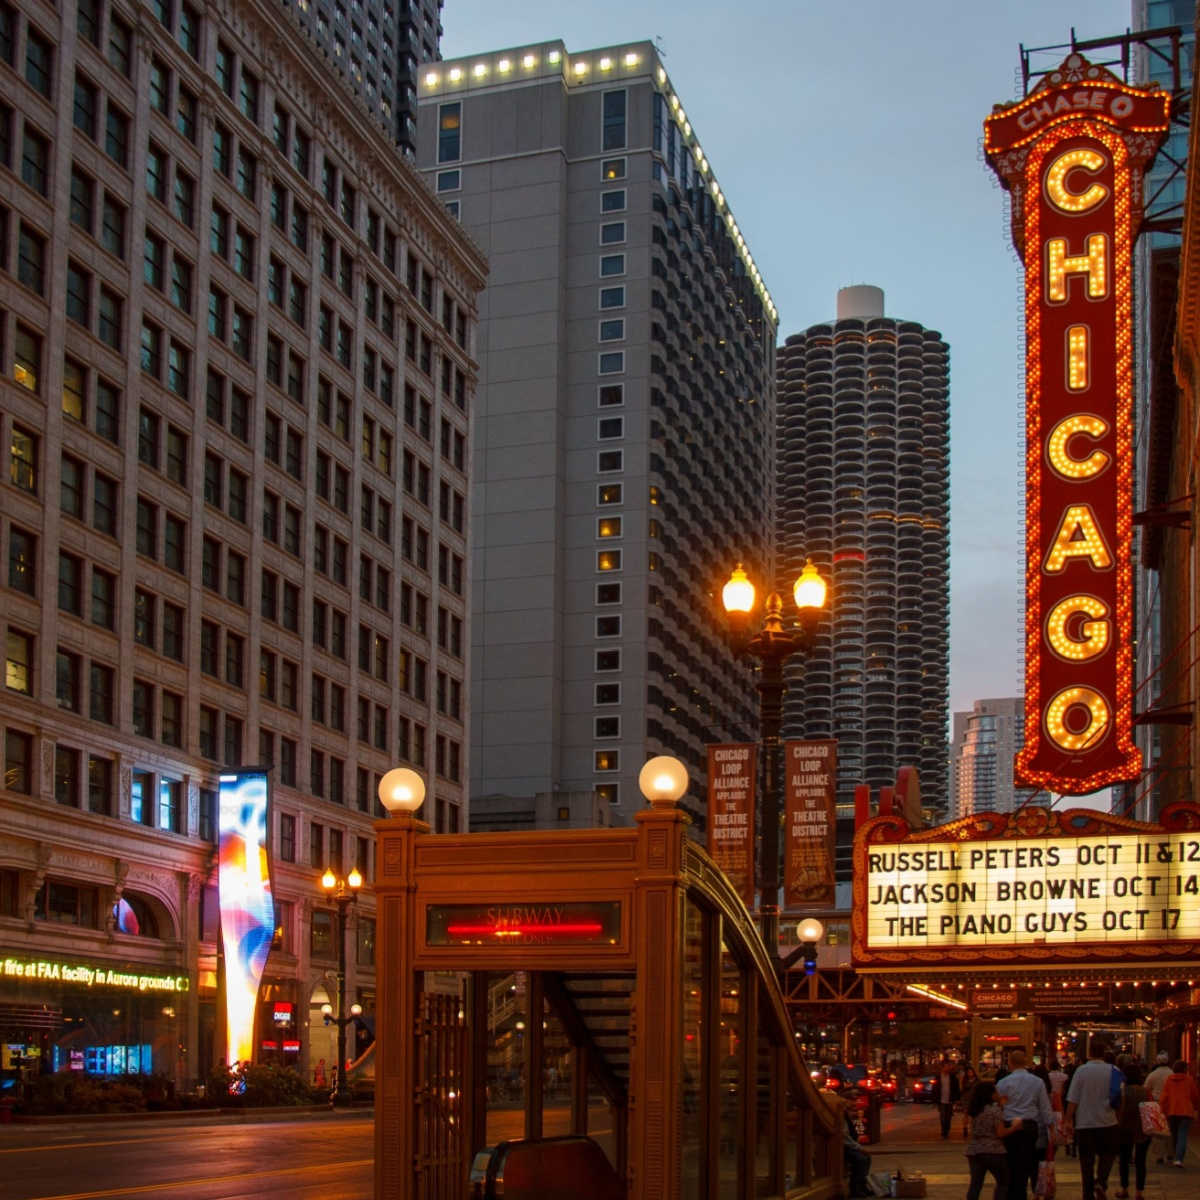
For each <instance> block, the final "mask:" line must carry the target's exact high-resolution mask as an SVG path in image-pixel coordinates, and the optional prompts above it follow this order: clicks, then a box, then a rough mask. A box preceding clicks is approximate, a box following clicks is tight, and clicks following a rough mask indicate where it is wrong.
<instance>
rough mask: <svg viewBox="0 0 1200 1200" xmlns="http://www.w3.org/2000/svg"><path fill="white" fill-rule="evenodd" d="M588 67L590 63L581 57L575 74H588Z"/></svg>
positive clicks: (576, 65)
mask: <svg viewBox="0 0 1200 1200" xmlns="http://www.w3.org/2000/svg"><path fill="white" fill-rule="evenodd" d="M587 69H588V65H587V63H585V62H584V61H583V60H582V59H580V60H579V61H578V62H577V63H576V64H575V74H576V75H586V74H587Z"/></svg>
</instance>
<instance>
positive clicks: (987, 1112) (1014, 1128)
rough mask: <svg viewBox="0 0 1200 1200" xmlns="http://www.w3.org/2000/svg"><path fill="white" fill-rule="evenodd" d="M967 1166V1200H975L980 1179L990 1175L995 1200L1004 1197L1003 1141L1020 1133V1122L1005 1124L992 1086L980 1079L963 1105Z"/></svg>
mask: <svg viewBox="0 0 1200 1200" xmlns="http://www.w3.org/2000/svg"><path fill="white" fill-rule="evenodd" d="M967 1120H968V1121H969V1123H970V1124H969V1129H968V1133H967V1163H968V1165H969V1168H970V1172H971V1182H970V1186H969V1187H968V1188H967V1200H979V1195H980V1193H981V1192H982V1191H983V1184H984V1180H986V1179H987V1177H988V1174H989V1173H990V1174H991V1176H992V1178H993V1179H994V1180H995V1181H996V1192H995V1200H1006V1197H1007V1195H1008V1155H1007V1153H1006V1152H1005V1141H1006V1140H1009V1139H1011V1138H1012V1137H1013V1136H1014V1135H1015V1134H1017V1133H1019V1132H1020V1131H1021V1122H1020V1121H1013V1122H1011V1123H1006V1122H1005V1120H1004V1113H1003V1111H1002V1110H1001V1108H1000V1105H999V1103H998V1102H997V1097H996V1085H995V1084H994V1083H992V1082H991V1081H990V1080H986V1079H984V1080H981V1081H980V1082H978V1083H976V1085H975V1087H974V1088H973V1089H972V1090H971V1099H970V1100H969V1101H968V1103H967Z"/></svg>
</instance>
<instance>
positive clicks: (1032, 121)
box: [984, 54, 1171, 796]
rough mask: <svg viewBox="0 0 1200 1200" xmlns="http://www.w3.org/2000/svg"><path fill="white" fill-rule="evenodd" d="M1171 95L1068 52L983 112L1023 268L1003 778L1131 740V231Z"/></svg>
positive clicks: (1116, 754)
mask: <svg viewBox="0 0 1200 1200" xmlns="http://www.w3.org/2000/svg"><path fill="white" fill-rule="evenodd" d="M1170 104H1171V98H1170V95H1169V94H1168V93H1166V92H1165V91H1162V90H1161V89H1159V88H1158V86H1157V85H1153V86H1151V87H1149V88H1135V87H1129V86H1128V85H1126V84H1125V83H1123V82H1122V81H1121V80H1120V79H1119V78H1118V77H1117V76H1116V75H1114V74H1112V72H1110V71H1108V70H1107V69H1105V68H1104V67H1101V66H1097V65H1095V64H1093V63H1090V62H1088V60H1087V59H1085V58H1083V57H1082V56H1081V55H1079V54H1071V55H1069V56H1068V57H1067V58H1066V59H1065V60H1064V62H1063V64H1062V66H1061V67H1059V69H1058V70H1057V71H1052V72H1050V73H1048V74H1047V75H1046V76H1044V78H1043V79H1042V81H1041V82H1040V83H1039V84H1038V86H1037V87H1036V88H1035V89H1034V90H1033V91H1032V92H1030V94H1029V95H1028V96H1026V97H1025V98H1024V99H1023V100H1019V101H1017V102H1016V103H1014V104H1005V105H997V106H996V108H995V110H994V111H993V113H992V115H991V116H989V117H988V118H987V119H986V120H985V121H984V152H985V154H986V156H987V160H988V162H989V163H990V164H991V166H992V168H993V170H995V172H996V174H997V175H998V176H999V177H1000V181H1001V183H1002V184H1003V185H1004V187H1005V188H1007V189H1008V191H1009V192H1010V193H1011V196H1012V234H1013V242H1014V244H1015V245H1016V249H1017V253H1018V254H1019V255H1020V256H1021V259H1022V261H1023V262H1024V264H1025V392H1026V399H1025V539H1026V540H1025V588H1026V608H1025V743H1024V746H1023V747H1022V749H1021V750H1020V751H1019V752H1018V754H1017V759H1016V767H1015V771H1014V783H1015V784H1016V785H1017V786H1018V787H1034V788H1046V789H1049V790H1051V791H1055V792H1060V793H1064V794H1066V795H1071V796H1079V795H1084V794H1086V793H1088V792H1094V791H1096V790H1097V789H1099V788H1102V787H1105V786H1107V785H1109V784H1112V783H1117V782H1120V781H1122V780H1130V779H1136V778H1137V777H1138V775H1139V774H1140V773H1141V769H1142V756H1141V752H1140V751H1139V750H1138V748H1137V747H1136V746H1135V745H1134V744H1133V738H1132V723H1133V698H1132V665H1133V659H1132V638H1133V616H1132V614H1133V590H1132V587H1133V578H1132V572H1133V548H1132V534H1133V449H1132V428H1133V314H1132V292H1133V244H1134V241H1135V239H1136V238H1137V234H1138V227H1139V225H1140V224H1141V220H1142V178H1143V175H1144V173H1145V171H1146V169H1147V168H1148V167H1149V165H1150V163H1151V161H1152V160H1153V158H1154V155H1155V153H1156V152H1157V150H1158V147H1159V146H1160V145H1161V143H1162V141H1163V138H1164V137H1165V136H1166V133H1167V128H1168V121H1169V111H1170Z"/></svg>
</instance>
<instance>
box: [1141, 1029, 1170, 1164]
mask: <svg viewBox="0 0 1200 1200" xmlns="http://www.w3.org/2000/svg"><path fill="white" fill-rule="evenodd" d="M1154 1063H1155V1066H1154V1070H1153V1071H1151V1072H1150V1074H1149V1075H1147V1076H1146V1091H1148V1092H1149V1093H1150V1099H1151V1100H1160V1099H1161V1098H1162V1088H1163V1083H1164V1082H1165V1080H1166V1078H1167V1076H1168V1075H1170V1074H1171V1056H1170V1055H1169V1054H1168V1053H1167V1052H1166V1051H1165V1050H1160V1051H1159V1052H1158V1057H1157V1058H1156V1059H1155V1060H1154ZM1150 1140H1151V1146H1150V1157H1151V1158H1153V1159H1154V1161H1155V1162H1157V1163H1165V1162H1166V1161H1167V1147H1168V1145H1169V1144H1170V1140H1171V1139H1170V1137H1168V1136H1164V1135H1162V1134H1155V1135H1154V1137H1153V1138H1151V1139H1150Z"/></svg>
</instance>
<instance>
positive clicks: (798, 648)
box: [721, 558, 827, 962]
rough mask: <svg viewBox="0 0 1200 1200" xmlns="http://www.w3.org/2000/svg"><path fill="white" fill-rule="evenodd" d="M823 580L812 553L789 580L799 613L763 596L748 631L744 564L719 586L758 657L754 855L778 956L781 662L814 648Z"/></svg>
mask: <svg viewBox="0 0 1200 1200" xmlns="http://www.w3.org/2000/svg"><path fill="white" fill-rule="evenodd" d="M826 591H827V589H826V584H825V580H824V579H822V578H821V574H820V572H819V571H818V570H817V568H816V567H815V566H814V565H813V561H812V559H811V558H810V559H809V560H808V561H807V562H806V563H805V564H804V569H803V570H802V571H801V572H800V574H799V576H798V577H797V579H796V581H795V583H794V584H793V585H792V599H793V600H794V601H795V603H796V610H797V618H796V620H795V621H794V622H793V624H792V625H791V626H789V627H785V626H784V622H783V601H782V600H781V599H780V598H779V593H778V592H772V593H771V594H770V595H769V596H768V597H767V599H766V603H765V605H764V606H763V607H764V613H763V623H762V628H761V629H759V630H758V631H757V632H751V621H752V616H753V613H754V606H755V605H754V602H755V587H754V584H753V583H752V582H751V580H750V577H749V576H748V575H747V574H746V572H745V570H744V569H743V568H742V564H741V563H738V565H737V566H736V567H735V568H734V571H733V574H732V575H731V576H730V577H729V582H728V583H726V584H725V586H724V588H723V589H722V591H721V600H722V603H723V605H724V608H725V613H726V617H727V621H728V624H729V629H730V634H731V640H732V641H733V644H734V647H735V649H736V650H737V651H738V653H739V654H747V655H750V656H751V657H752V658H756V659H758V661H759V663H760V664H761V667H762V669H761V671H760V672H759V676H758V696H759V725H760V732H761V735H762V744H763V770H764V786H763V789H762V854H761V856H760V857H759V860H758V867H759V869H758V889H759V919H760V923H761V928H762V938H763V941H764V942H765V943H766V947H767V953H768V954H770V955H771V958H772V959H773V960H774V961H775V962H778V961H779V873H780V872H779V823H780V812H781V810H782V807H783V805H782V791H783V787H782V782H783V780H782V776H783V747H782V745H781V743H780V740H779V732H780V728H781V726H782V724H783V696H784V692H785V691H786V688H785V686H784V682H783V664H784V663H785V662H786V661H787V660H788V659H789V658H791V656H792V655H793V654H807V653H808V651H809V650H810V649H812V644H813V639H814V637H815V636H816V632H817V622H818V621H819V620H820V618H821V614H822V613H823V612H824V610H825V599H826Z"/></svg>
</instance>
